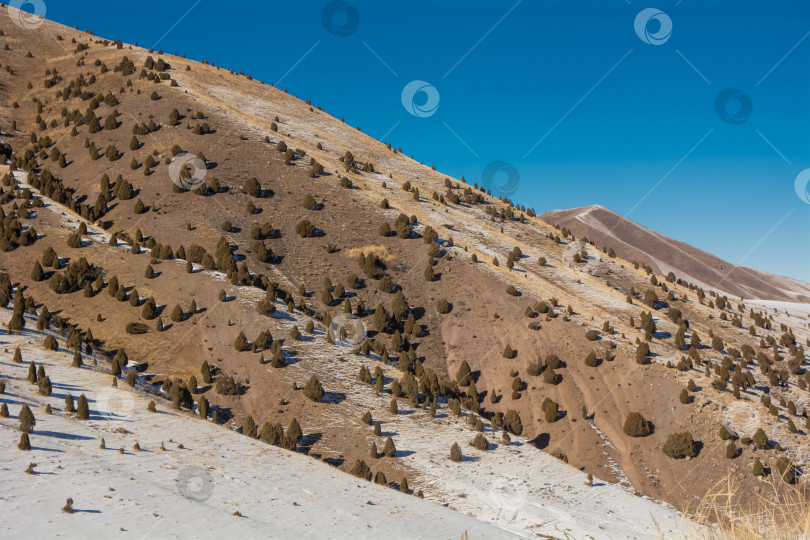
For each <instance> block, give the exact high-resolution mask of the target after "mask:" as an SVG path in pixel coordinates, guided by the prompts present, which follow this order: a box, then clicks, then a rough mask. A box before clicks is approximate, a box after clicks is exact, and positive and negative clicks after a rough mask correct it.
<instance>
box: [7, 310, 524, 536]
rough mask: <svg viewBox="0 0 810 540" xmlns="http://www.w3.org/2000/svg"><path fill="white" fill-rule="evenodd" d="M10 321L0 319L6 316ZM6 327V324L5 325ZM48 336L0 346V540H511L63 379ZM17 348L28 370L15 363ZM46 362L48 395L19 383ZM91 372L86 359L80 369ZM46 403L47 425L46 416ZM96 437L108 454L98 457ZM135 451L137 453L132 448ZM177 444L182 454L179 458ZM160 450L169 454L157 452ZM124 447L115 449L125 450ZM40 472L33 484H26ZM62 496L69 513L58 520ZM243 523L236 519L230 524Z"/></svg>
mask: <svg viewBox="0 0 810 540" xmlns="http://www.w3.org/2000/svg"><path fill="white" fill-rule="evenodd" d="M3 316H4V317H6V318H7V314H6V313H3ZM4 322H5V321H4ZM43 337H44V336H43V335H42V334H39V333H37V332H26V333H25V334H23V335H22V336H19V335H13V336H8V335H6V334H3V335H2V339H0V346H2V349H3V350H2V360H0V373H2V378H3V380H4V381H5V382H6V391H5V394H3V395H1V396H0V401H2V403H5V404H7V406H8V408H9V412H10V415H9V417H8V418H3V419H0V426H2V427H0V463H2V465H0V485H2V486H3V490H2V495H0V537H3V538H23V537H25V538H46V537H55V536H60V537H67V538H85V539H86V538H119V537H120V538H214V537H219V538H223V537H225V538H260V537H261V538H267V537H274V538H279V537H281V538H323V537H331V538H349V537H357V536H361V537H372V536H373V537H375V538H402V537H417V536H419V537H424V538H460V537H461V535H462V534H463V533H464V532H465V531H466V532H467V534H468V536H469V538H509V537H514V535H513V534H512V533H509V532H507V531H504V530H502V529H499V528H497V527H495V526H493V525H489V524H486V523H483V522H481V521H478V520H476V519H475V518H472V517H468V516H465V515H463V514H461V513H458V512H454V511H452V510H450V509H448V508H445V507H443V506H440V505H437V504H434V503H431V502H429V501H425V500H421V499H419V498H417V497H415V496H413V495H404V494H401V493H399V492H398V491H395V490H394V489H391V488H389V487H382V486H378V485H375V484H372V483H370V482H366V481H363V480H359V479H357V478H354V477H352V476H349V475H347V474H345V473H342V472H340V471H339V470H337V469H335V468H333V467H331V466H329V465H327V464H325V463H322V462H319V461H316V460H314V459H310V458H308V457H306V456H304V455H300V454H296V453H293V452H288V451H285V450H281V449H279V448H276V447H274V446H269V445H266V444H263V443H261V442H259V441H257V440H253V439H250V438H248V437H244V436H242V435H240V434H238V433H236V432H233V431H230V430H228V429H224V428H222V427H218V426H216V425H214V424H213V423H211V422H210V421H208V422H206V421H202V420H200V419H199V418H198V417H194V416H191V415H188V414H181V413H177V412H175V411H173V410H171V407H170V405H169V404H168V403H166V402H164V401H162V400H160V399H157V400H156V402H157V410H158V412H157V413H150V412H148V411H147V405H148V403H149V400H150V399H153V398H154V396H150V395H149V394H145V393H143V392H138V391H133V389H131V388H129V387H127V386H126V383H124V382H123V381H121V386H120V387H119V388H112V387H111V384H110V381H111V376H110V375H108V374H107V375H103V374H102V373H101V372H99V371H95V370H94V369H93V368H92V366H90V367H84V368H81V369H77V368H72V367H70V365H71V360H72V356H73V355H72V353H70V352H68V351H65V350H64V349H62V348H60V350H59V351H58V352H49V351H46V350H44V349H43V348H42V346H41V343H42V339H43ZM18 345H19V346H20V349H21V350H22V355H23V360H24V363H23V364H15V363H13V362H12V355H13V352H14V348H15V347H16V346H18ZM31 360H33V361H34V362H35V363H36V364H37V365H38V366H39V365H42V366H44V367H45V370H46V372H47V374H48V376H49V377H50V379H51V381H52V384H53V394H52V395H51V396H50V397H45V396H41V395H39V394H37V392H36V389H37V387H36V385H34V384H31V383H29V382H28V381H27V380H26V376H27V372H28V362H29V361H31ZM85 361H86V362H89V363H92V358H85ZM67 394H72V395H73V396H74V398H75V399H76V400H77V401H78V398H79V395H81V394H84V395H85V396H87V398H88V401H89V404H90V419H89V420H87V421H79V420H77V419H75V417H74V415H73V414H70V413H67V412H65V411H64V398H65V396H66V395H67ZM23 404H28V405H29V406H30V407H31V410H32V411H33V412H34V416H35V417H36V422H37V424H36V427H35V430H34V432H33V434H31V435H30V440H31V446H32V449H31V451H21V450H18V449H17V444H18V442H19V439H20V433H19V432H18V430H17V428H18V421H17V415H18V413H19V410H20V407H21V406H22V405H23ZM47 404H50V405H51V407H52V408H53V414H52V415H47V414H46V413H45V411H44V408H45V406H46V405H47ZM102 437H103V438H104V440H105V443H106V449H101V448H99V445H100V441H101V438H102ZM136 443H138V444H139V446H140V450H139V451H138V450H134V449H133V447H134V445H135V444H136ZM181 445H182V447H181ZM164 448H165V449H164ZM119 449H123V452H120V451H119ZM29 463H35V464H36V466H35V468H34V470H35V471H36V473H37V474H34V475H29V474H26V473H25V470H26V468H27V467H28V465H29ZM68 497H71V498H72V499H73V501H74V509H75V512H74V513H73V514H68V513H63V512H62V507H63V506H64V505H65V501H66V499H67V498H68ZM235 512H239V513H240V514H241V516H237V515H234V513H235Z"/></svg>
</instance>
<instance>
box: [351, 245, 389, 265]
mask: <svg viewBox="0 0 810 540" xmlns="http://www.w3.org/2000/svg"><path fill="white" fill-rule="evenodd" d="M361 253H365V254H366V255H376V256H377V257H379V258H380V260H382V261H383V262H384V263H386V264H387V263H390V262H391V260H392V259H393V256H392V255H391V254H390V253H389V252H388V249H387V248H386V247H385V246H381V245H379V244H369V245H367V246H362V247H357V248H351V249H347V250H346V251H345V254H346V256H347V257H349V258H352V259H356V258H357V257H359V256H360V254H361Z"/></svg>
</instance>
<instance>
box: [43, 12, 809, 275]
mask: <svg viewBox="0 0 810 540" xmlns="http://www.w3.org/2000/svg"><path fill="white" fill-rule="evenodd" d="M326 6H331V7H333V8H335V6H337V8H338V9H333V12H334V17H331V18H330V17H327V20H329V21H332V24H331V25H329V28H327V26H325V25H324V23H323V18H324V17H323V13H324V9H325V7H326ZM646 8H654V9H653V10H652V11H650V12H648V13H651V14H652V15H654V16H653V18H652V19H650V16H649V15H647V16H642V24H641V26H640V29H641V30H640V33H639V34H637V32H636V29H635V26H634V21H635V19H636V17H637V15H638V14H639V13H640V12H641V11H642V10H643V9H646ZM645 13H646V12H645ZM47 17H48V18H50V19H54V20H56V21H58V22H61V23H64V24H67V25H70V26H74V25H79V28H81V29H85V28H88V29H91V30H93V31H94V32H95V33H96V34H97V35H99V36H104V37H108V38H112V39H114V38H120V39H122V40H123V41H125V42H137V43H138V44H139V45H143V46H150V45H155V46H156V48H162V49H163V50H164V51H166V52H179V53H185V54H186V55H187V56H188V57H189V58H193V59H198V60H199V59H208V60H211V61H213V62H214V63H215V64H221V65H223V66H226V67H230V68H232V69H235V70H237V71H243V72H245V73H249V74H251V75H253V76H254V77H255V78H257V79H262V80H265V81H267V82H273V83H275V84H277V85H279V86H280V87H281V88H287V89H288V91H289V92H290V93H291V94H293V95H297V96H299V97H301V98H302V99H304V98H309V99H311V100H312V102H313V104H315V105H319V106H322V107H323V108H324V109H326V110H327V111H328V112H330V113H332V114H333V115H335V116H337V117H344V118H345V119H346V122H347V123H349V124H351V125H353V126H359V127H360V128H361V129H362V130H363V131H364V132H366V133H368V134H370V135H372V136H374V137H377V138H380V139H382V140H384V141H386V142H391V143H392V144H393V145H394V146H395V147H401V148H402V150H403V151H404V152H405V153H406V154H408V155H413V156H414V157H415V158H416V159H417V160H420V161H423V162H424V163H426V164H429V165H435V166H436V167H437V169H438V170H440V171H443V172H446V173H447V174H449V175H452V176H455V177H460V176H462V175H463V176H465V177H466V179H467V180H468V181H470V182H473V181H478V182H481V175H482V172H483V171H484V168H485V167H486V166H487V164H489V163H491V162H493V161H503V162H506V163H508V164H511V166H512V167H514V169H515V170H516V171H517V173H518V174H519V183H518V184H517V190H516V191H514V193H513V194H512V196H511V198H512V199H513V200H515V201H516V202H518V203H520V204H525V205H526V206H530V207H534V208H535V209H536V210H538V212H542V211H546V210H550V209H555V208H569V207H575V206H583V205H587V204H602V205H604V206H607V207H609V208H611V209H613V210H615V211H616V212H619V213H620V214H623V215H627V217H628V218H630V219H633V220H634V221H637V222H639V223H641V224H643V225H646V226H648V227H651V228H653V229H655V230H658V231H660V232H662V233H664V234H668V235H670V236H672V237H675V238H677V239H679V240H683V241H685V242H688V243H690V244H693V245H695V246H697V247H699V248H701V249H704V250H706V251H709V252H711V253H713V254H715V255H718V256H720V257H723V258H725V259H727V260H728V261H730V262H733V263H742V264H746V265H749V266H755V267H758V268H762V269H764V270H767V271H771V272H774V273H777V274H782V275H788V276H791V277H796V278H799V279H802V280H804V281H808V282H810V249H808V248H810V204H807V203H805V202H803V201H802V200H801V199H800V197H799V196H798V195H797V193H796V191H795V188H794V181H795V179H796V177H797V175H798V174H799V173H800V172H801V171H802V170H804V169H807V168H810V92H809V91H808V88H810V84H808V83H810V2H807V1H806V0H803V1H798V0H776V1H772V2H764V1H763V2H753V1H746V0H737V1H722V2H721V1H711V0H701V1H697V0H681V1H680V2H678V1H675V0H667V1H660V2H656V3H648V2H645V3H641V2H639V1H638V0H599V1H577V0H567V1H564V0H561V1H545V0H544V1H532V0H522V1H520V2H518V1H517V0H504V1H497V2H496V1H476V0H465V1H457V0H452V1H442V2H435V1H434V2H427V1H413V2H382V1H377V2H370V1H359V0H352V1H351V2H347V3H344V4H341V5H337V4H329V3H328V2H325V1H318V2H313V1H301V2H283V3H282V2H274V1H261V2H258V1H257V2H251V1H245V2H241V3H239V4H234V3H226V2H217V1H214V0H200V1H197V0H175V1H172V2H155V1H150V0H142V1H140V2H138V3H137V4H136V3H134V2H123V1H122V2H101V1H88V0H72V1H70V2H66V1H60V2H57V1H55V0H51V1H49V2H47ZM178 21H179V22H178ZM644 21H646V22H647V24H646V25H645V24H643V22H644ZM662 21H663V26H662ZM667 21H669V22H671V32H670V33H668V32H667V24H666V23H667ZM330 30H331V31H330ZM645 40H646V41H645ZM647 41H649V42H650V43H648V42H647ZM659 41H660V42H659ZM414 80H421V81H425V82H426V83H428V84H429V85H431V86H432V87H433V88H434V89H435V93H437V94H438V96H439V102H438V106H437V107H435V109H433V107H432V104H429V105H428V108H429V109H431V110H430V111H428V113H427V114H423V115H422V116H416V115H413V114H411V113H410V112H408V110H406V108H405V107H404V106H403V101H402V91H403V89H404V88H405V87H406V85H408V83H410V82H411V81H414ZM728 88H732V89H737V90H739V91H740V92H736V93H733V94H735V95H736V96H737V97H736V98H732V99H730V100H728V101H727V102H723V103H721V104H720V106H719V110H720V112H721V113H723V115H724V116H725V118H726V120H728V119H731V120H734V119H735V118H737V117H739V116H740V112H741V111H740V110H739V109H740V107H741V103H742V102H743V101H746V100H747V101H748V103H750V105H751V109H750V115H748V114H745V111H742V113H743V114H742V117H741V118H739V120H738V121H736V123H729V122H728V121H725V120H724V119H723V118H721V115H720V114H718V112H717V110H718V107H717V106H716V103H715V102H716V99H717V96H718V95H720V94H721V93H722V92H723V91H724V90H726V89H728ZM426 97H427V96H426V94H424V93H417V94H416V95H415V96H414V100H415V102H413V101H411V100H408V99H406V102H410V103H415V104H416V106H417V109H418V107H420V106H422V105H423V101H424V100H425V99H426ZM492 181H493V182H494V185H495V187H496V188H497V187H499V186H500V187H501V188H502V189H504V190H507V189H508V188H507V187H505V186H504V184H505V181H506V176H505V174H501V175H498V176H495V178H494V179H493V180H492Z"/></svg>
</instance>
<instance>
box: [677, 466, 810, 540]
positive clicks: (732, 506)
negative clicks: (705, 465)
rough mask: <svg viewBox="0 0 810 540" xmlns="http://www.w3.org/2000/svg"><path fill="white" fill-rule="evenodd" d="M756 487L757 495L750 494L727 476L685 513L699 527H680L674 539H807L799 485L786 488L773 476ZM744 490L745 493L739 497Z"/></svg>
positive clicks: (809, 521) (809, 531) (809, 519)
mask: <svg viewBox="0 0 810 540" xmlns="http://www.w3.org/2000/svg"><path fill="white" fill-rule="evenodd" d="M759 487H760V488H761V490H760V492H759V493H751V492H750V490H751V487H747V488H746V487H743V486H742V485H740V483H739V482H736V481H735V480H734V479H733V478H732V477H731V476H729V477H726V478H725V479H723V480H721V481H720V482H718V483H717V484H715V486H714V487H713V488H712V489H711V490H710V491H709V492H708V493H707V494H706V495H705V496H704V497H703V499H702V500H701V501H700V503H698V504H697V505H696V507H695V509H694V510H692V511H690V512H687V515H688V516H689V518H690V519H691V520H692V522H693V523H697V524H698V525H699V526H700V527H698V528H695V527H693V526H691V524H690V526H689V527H686V526H684V527H683V529H682V530H683V532H682V533H681V534H679V535H678V538H680V539H684V540H692V539H698V538H700V539H704V538H709V539H713V540H732V539H733V540H753V539H761V538H762V539H771V538H810V505H808V499H807V493H806V491H805V489H804V487H803V485H802V484H798V485H797V486H794V485H790V484H787V483H786V482H784V481H782V479H781V478H780V477H778V475H775V476H771V477H769V479H767V480H763V481H761V482H759ZM746 489H747V490H749V492H748V493H746V494H745V495H743V490H746ZM743 501H745V502H743Z"/></svg>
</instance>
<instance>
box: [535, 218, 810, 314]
mask: <svg viewBox="0 0 810 540" xmlns="http://www.w3.org/2000/svg"><path fill="white" fill-rule="evenodd" d="M540 217H541V218H542V219H544V220H545V221H547V222H549V223H553V224H555V225H559V226H561V227H566V228H567V229H569V230H570V231H571V232H573V233H574V234H575V235H576V236H578V237H585V238H588V240H591V241H593V242H595V243H596V244H597V245H599V246H607V247H609V248H613V250H614V251H615V252H616V254H617V255H618V256H619V257H621V258H623V259H625V260H628V261H637V262H639V263H641V264H646V265H649V266H650V267H652V269H653V271H654V272H656V273H660V274H663V275H666V274H668V273H669V272H674V273H675V275H676V276H678V277H679V278H682V279H685V280H686V281H689V282H691V283H696V284H699V285H701V286H702V287H705V288H707V289H714V290H717V291H723V292H725V293H726V294H729V295H733V296H737V297H740V298H743V299H745V300H751V299H759V300H783V301H792V302H810V285H808V284H807V283H803V282H801V281H798V280H795V279H791V278H787V277H782V276H777V275H774V274H769V273H767V272H763V271H761V270H757V269H755V268H749V267H747V266H740V265H734V264H731V263H729V262H727V261H724V260H722V259H720V258H719V257H715V256H714V255H711V254H709V253H706V252H705V251H702V250H700V249H697V248H695V247H693V246H690V245H688V244H686V243H684V242H680V241H678V240H674V239H672V238H669V237H668V236H665V235H663V234H661V233H658V232H656V231H653V230H651V229H648V228H646V227H643V226H641V225H639V224H637V223H634V222H632V221H630V220H629V219H626V218H624V217H622V216H620V215H619V214H617V213H615V212H613V211H611V210H609V209H607V208H605V207H603V206H599V205H591V206H583V207H581V208H571V209H568V210H551V211H548V212H545V213H544V214H542V215H541V216H540Z"/></svg>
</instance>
